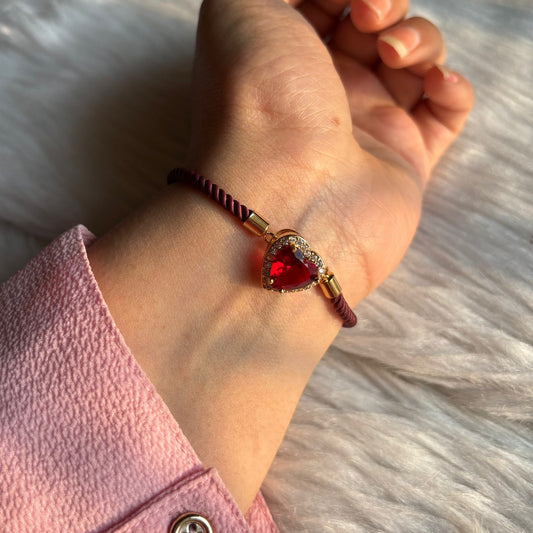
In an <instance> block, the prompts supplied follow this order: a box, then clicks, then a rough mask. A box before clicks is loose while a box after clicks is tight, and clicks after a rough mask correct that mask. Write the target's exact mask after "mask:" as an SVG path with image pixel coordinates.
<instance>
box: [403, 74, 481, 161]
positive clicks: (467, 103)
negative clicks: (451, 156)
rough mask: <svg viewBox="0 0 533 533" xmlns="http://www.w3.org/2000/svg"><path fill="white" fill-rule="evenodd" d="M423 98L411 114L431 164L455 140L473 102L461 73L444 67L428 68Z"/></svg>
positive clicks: (472, 96)
mask: <svg viewBox="0 0 533 533" xmlns="http://www.w3.org/2000/svg"><path fill="white" fill-rule="evenodd" d="M424 92H425V94H426V95H427V98H424V99H422V100H421V101H420V102H419V103H418V104H417V106H416V107H415V108H414V110H413V113H412V116H413V119H414V120H415V123H416V125H417V126H418V128H419V130H420V133H421V135H422V138H423V139H424V143H425V146H426V149H427V153H428V160H429V164H430V166H431V168H433V167H434V166H435V165H436V164H437V163H438V161H439V159H440V158H441V157H442V154H443V153H444V152H445V151H446V149H447V148H448V147H449V145H450V144H451V143H452V142H453V141H454V140H455V138H456V137H457V135H458V134H459V132H460V131H461V129H462V128H463V125H464V123H465V121H466V118H467V117H468V113H469V112H470V110H471V109H472V105H473V103H474V94H473V90H472V86H471V85H470V83H469V82H468V80H466V79H465V78H464V77H463V76H461V75H460V74H458V73H457V72H453V71H450V70H448V69H447V68H445V67H440V66H436V67H434V68H432V69H431V70H429V71H428V72H427V74H426V76H425V79H424Z"/></svg>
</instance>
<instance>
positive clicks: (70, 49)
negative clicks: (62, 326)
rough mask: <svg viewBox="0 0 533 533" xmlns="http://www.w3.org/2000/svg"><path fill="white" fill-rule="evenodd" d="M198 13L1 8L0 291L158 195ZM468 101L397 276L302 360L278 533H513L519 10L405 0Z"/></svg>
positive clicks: (520, 234)
mask: <svg viewBox="0 0 533 533" xmlns="http://www.w3.org/2000/svg"><path fill="white" fill-rule="evenodd" d="M198 6H199V0H100V1H98V0H3V1H2V2H1V3H0V258H1V261H0V279H6V278H7V277H8V276H9V275H10V274H11V273H13V272H14V271H15V270H16V269H17V268H19V267H20V266H22V265H23V264H24V263H25V262H26V261H27V260H28V259H29V258H30V257H31V256H32V255H33V254H35V253H36V252H37V251H38V250H39V249H40V248H41V247H42V246H43V245H44V244H46V243H47V242H48V241H50V240H51V239H52V238H53V237H55V236H56V235H58V234H59V233H61V232H62V231H64V230H66V229H68V228H69V227H71V226H72V225H74V224H76V223H80V222H81V223H83V224H85V225H86V226H88V227H89V228H90V229H91V230H92V231H93V232H95V233H97V234H98V233H101V232H103V231H104V230H105V229H106V228H109V227H110V226H111V225H112V224H113V223H114V222H116V221H117V220H119V219H120V218H121V217H122V216H123V215H124V214H125V213H127V212H128V211H130V210H131V209H132V207H134V206H135V205H137V204H138V203H139V202H140V201H141V200H142V199H143V198H144V197H145V196H146V195H147V194H149V193H150V192H152V191H154V190H156V189H157V188H159V187H162V186H163V183H164V176H165V173H166V171H167V170H168V169H169V168H171V167H172V165H173V164H174V163H175V162H176V161H177V160H178V159H179V156H180V153H182V152H183V149H184V144H185V139H186V138H187V108H188V100H187V94H188V82H189V78H190V68H191V61H192V54H193V43H194V31H195V23H196V17H197V10H198ZM411 13H412V14H420V15H423V16H428V17H430V18H431V19H432V20H434V21H436V22H437V23H439V24H440V26H441V29H442V31H443V33H444V35H445V37H446V38H447V39H448V43H449V60H448V64H449V65H450V66H451V67H453V68H457V69H458V70H461V71H463V72H465V73H466V74H467V75H468V76H469V77H470V79H471V80H472V81H473V83H474V85H475V88H476V95H477V105H476V108H475V110H474V112H473V114H472V117H471V119H470V121H469V123H468V125H467V128H466V130H465V132H464V134H463V136H462V137H461V138H460V140H459V141H458V142H457V143H456V145H455V146H454V147H453V149H452V150H451V151H450V152H449V154H448V155H447V156H446V158H445V160H444V161H443V162H442V164H441V165H440V167H439V168H438V170H437V172H436V175H435V179H434V181H433V182H432V184H431V186H430V187H429V190H428V193H427V197H426V201H425V210H424V215H423V217H422V221H421V224H420V229H419V232H418V234H417V237H416V238H415V241H414V243H413V245H412V247H411V248H410V250H409V252H408V254H407V256H406V257H405V260H404V261H403V263H402V264H401V266H400V267H399V268H398V269H397V270H396V271H395V272H394V274H393V275H392V276H391V277H390V278H389V279H388V280H387V282H386V283H385V284H384V285H383V286H382V287H381V288H380V289H379V290H378V291H376V292H375V293H374V294H373V295H371V297H370V298H368V299H367V300H366V301H364V302H363V303H361V304H360V305H359V306H358V310H357V312H358V316H359V319H360V324H359V326H358V327H357V328H356V329H355V330H352V331H343V332H342V333H341V335H340V336H339V337H338V338H337V340H336V342H335V344H334V346H333V347H332V348H331V349H330V351H329V352H328V354H327V355H326V357H325V359H324V361H323V362H322V363H321V364H320V365H319V367H318V369H317V371H316V373H315V375H314V377H313V379H312V380H311V383H310V384H309V387H308V388H307V390H306V392H305V395H304V397H303V399H302V401H301V403H300V405H299V407H298V410H297V412H296V414H295V417H294V420H293V423H292V425H291V427H290V428H289V431H288V434H287V437H286V439H285V441H284V443H283V445H282V447H281V450H280V452H279V454H278V457H277V458H276V461H275V463H274V465H273V467H272V469H271V472H270V474H269V477H268V478H267V480H266V482H265V486H264V491H265V495H266V497H267V499H268V501H269V504H270V507H271V509H272V511H273V514H274V516H275V518H276V520H277V522H278V524H279V527H280V529H281V531H283V532H289V531H291V532H292V531H306V532H316V533H325V532H329V531H330V532H378V531H379V532H439V533H440V532H452V531H461V532H469V533H470V532H495V533H508V532H531V531H533V345H532V344H533V309H532V302H533V288H532V286H533V244H532V243H533V220H532V219H533V172H532V170H531V168H532V163H531V157H532V148H531V147H532V146H533V127H532V120H533V100H532V87H533V60H532V58H533V30H532V28H533V2H532V1H531V0H447V1H443V0H415V1H414V5H413V6H412V9H411Z"/></svg>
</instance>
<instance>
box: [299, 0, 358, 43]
mask: <svg viewBox="0 0 533 533" xmlns="http://www.w3.org/2000/svg"><path fill="white" fill-rule="evenodd" d="M296 5H297V9H298V11H299V12H300V13H301V14H302V15H303V16H304V17H305V18H306V19H307V20H308V22H309V23H310V24H311V25H312V26H313V27H314V28H315V31H316V32H317V33H318V34H319V35H320V36H321V37H325V36H326V35H328V34H329V33H330V32H331V31H332V30H333V28H334V27H335V25H336V24H337V23H338V21H339V17H340V16H341V14H342V13H343V12H344V10H345V9H346V7H347V5H348V2H347V0H304V1H303V2H298V3H297V4H296Z"/></svg>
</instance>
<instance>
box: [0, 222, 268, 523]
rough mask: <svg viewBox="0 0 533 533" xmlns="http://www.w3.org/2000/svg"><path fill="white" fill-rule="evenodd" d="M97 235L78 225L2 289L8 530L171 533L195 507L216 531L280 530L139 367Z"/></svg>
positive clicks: (0, 451)
mask: <svg viewBox="0 0 533 533" xmlns="http://www.w3.org/2000/svg"><path fill="white" fill-rule="evenodd" d="M94 239H95V237H94V236H93V235H92V234H91V233H90V232H89V231H88V230H87V229H85V228H84V227H83V226H77V227H75V228H73V229H71V230H70V231H68V232H66V233H64V234H63V235H61V236H60V237H59V238H58V239H56V240H55V241H54V242H53V243H52V244H50V245H49V246H48V247H47V248H46V249H45V250H43V251H42V252H41V253H40V254H39V255H38V256H37V257H36V258H35V259H33V260H32V261H31V262H30V263H29V264H28V265H27V266H26V267H25V268H24V269H23V270H21V271H20V272H19V273H17V274H16V275H15V276H13V277H12V278H11V279H10V280H9V281H7V282H6V283H4V284H3V285H2V286H1V287H0V530H1V531H9V532H11V533H18V532H27V531H43V532H44V531H46V532H47V533H52V532H61V533H64V532H70V531H76V532H82V531H85V532H89V531H91V532H98V533H104V532H108V531H117V532H118V531H119V532H139V533H158V532H161V533H166V532H167V531H168V530H169V526H170V524H171V523H172V521H173V520H174V519H175V518H176V517H178V516H180V515H181V514H183V513H186V512H194V513H199V514H201V515H203V516H204V517H206V518H207V520H208V521H209V523H210V524H211V526H212V527H213V530H214V531H215V532H216V533H225V532H231V533H237V532H245V531H246V532H248V531H257V532H261V533H268V532H276V531H278V529H277V528H276V526H275V525H274V523H273V521H272V518H271V516H270V513H269V511H268V509H267V507H266V505H265V503H264V500H263V498H262V496H261V495H260V494H259V495H258V496H257V498H256V501H255V503H254V505H253V506H252V508H251V509H250V511H249V512H248V513H247V514H246V517H244V516H243V515H242V514H241V513H240V511H239V510H238V508H237V506H236V504H235V502H234V501H233V499H232V497H231V495H230V494H229V492H228V491H227V489H226V488H225V487H224V485H223V483H222V481H221V479H220V477H219V476H218V474H217V472H216V471H215V470H213V469H208V470H206V469H205V468H204V467H203V466H202V464H201V463H200V461H199V460H198V457H197V456H196V454H195V453H194V451H193V449H192V448H191V446H190V444H189V442H188V441H187V439H186V438H185V436H184V435H183V433H182V432H181V430H180V428H179V426H178V424H177V423H176V422H175V420H174V419H173V418H172V416H171V414H170V413H169V411H168V409H167V408H166V406H165V404H164V403H163V401H162V400H161V398H160V397H159V395H158V394H157V393H156V392H155V390H154V388H153V387H152V385H151V383H150V382H149V380H148V379H147V377H146V376H145V375H144V373H143V372H142V370H141V369H140V367H139V366H138V365H137V363H136V361H135V359H134V358H133V356H132V354H131V352H130V351H129V349H128V347H127V346H126V344H125V343H124V339H123V338H122V336H121V334H120V332H119V331H118V329H117V327H116V326H115V324H114V322H113V319H112V318H111V315H110V313H109V311H108V309H107V307H106V305H105V303H104V300H103V298H102V296H101V294H100V291H99V289H98V285H97V284H96V280H95V279H94V276H93V274H92V271H91V268H90V265H89V262H88V260H87V254H86V247H87V246H89V245H90V244H91V242H93V241H94Z"/></svg>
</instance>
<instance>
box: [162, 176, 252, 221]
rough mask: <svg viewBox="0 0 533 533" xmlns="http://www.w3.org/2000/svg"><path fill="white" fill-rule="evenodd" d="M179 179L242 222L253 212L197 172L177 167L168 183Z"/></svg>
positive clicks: (169, 177) (168, 178) (168, 177)
mask: <svg viewBox="0 0 533 533" xmlns="http://www.w3.org/2000/svg"><path fill="white" fill-rule="evenodd" d="M177 181H179V182H180V183H187V184H188V185H192V186H193V187H196V188H197V189H199V190H200V191H202V192H203V193H204V194H206V195H207V196H209V198H212V199H213V200H215V202H217V203H219V204H220V205H221V206H222V207H223V208H224V209H226V210H228V211H229V212H230V213H231V214H232V215H233V216H236V217H237V218H238V219H239V220H240V221H241V222H245V221H246V219H247V218H248V217H249V216H250V213H252V211H251V210H250V209H248V208H247V207H246V206H245V205H243V204H240V203H239V202H237V200H235V199H234V198H233V197H232V196H231V194H226V192H225V191H224V189H221V188H220V187H219V186H218V185H217V184H216V183H213V182H212V181H210V180H208V179H207V178H204V177H203V176H200V174H197V173H196V172H191V171H190V170H186V169H184V168H175V169H174V170H171V171H170V173H169V175H168V176H167V183H168V184H169V185H170V184H171V183H175V182H177Z"/></svg>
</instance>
